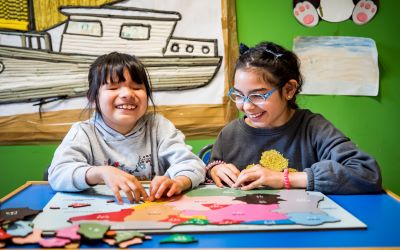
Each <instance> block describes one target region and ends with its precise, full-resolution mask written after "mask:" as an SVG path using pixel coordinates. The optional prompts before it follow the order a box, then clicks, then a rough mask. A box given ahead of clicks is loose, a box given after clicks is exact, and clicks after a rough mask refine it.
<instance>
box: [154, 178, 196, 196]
mask: <svg viewBox="0 0 400 250" xmlns="http://www.w3.org/2000/svg"><path fill="white" fill-rule="evenodd" d="M189 186H191V181H190V179H189V178H188V177H185V176H178V177H176V178H175V179H171V178H169V177H167V176H156V177H154V179H153V180H152V181H151V183H150V196H149V199H148V200H149V201H154V200H156V199H160V198H161V197H162V196H167V197H171V196H173V195H177V194H180V193H182V191H183V190H185V189H186V188H187V187H189Z"/></svg>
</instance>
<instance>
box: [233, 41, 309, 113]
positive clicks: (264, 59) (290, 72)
mask: <svg viewBox="0 0 400 250" xmlns="http://www.w3.org/2000/svg"><path fill="white" fill-rule="evenodd" d="M239 69H250V70H256V71H259V72H260V73H261V74H262V77H263V80H264V81H265V82H267V83H271V84H272V85H273V86H278V87H279V92H280V93H282V91H281V88H282V87H283V86H284V85H285V84H286V83H287V82H288V81H289V80H291V79H293V80H296V81H297V84H298V85H297V91H296V93H295V94H294V96H293V98H292V99H290V100H288V105H289V107H290V108H294V109H297V108H298V105H297V104H296V95H297V94H298V93H299V92H300V91H301V86H302V85H303V77H302V75H301V73H300V60H299V59H298V57H297V56H296V54H294V53H293V52H291V51H289V50H286V49H285V48H283V47H282V46H279V45H277V44H275V43H272V42H261V43H259V44H257V45H256V46H255V47H253V48H249V47H247V46H246V45H244V44H241V45H240V56H239V59H238V60H237V62H236V66H235V72H236V71H237V70H239Z"/></svg>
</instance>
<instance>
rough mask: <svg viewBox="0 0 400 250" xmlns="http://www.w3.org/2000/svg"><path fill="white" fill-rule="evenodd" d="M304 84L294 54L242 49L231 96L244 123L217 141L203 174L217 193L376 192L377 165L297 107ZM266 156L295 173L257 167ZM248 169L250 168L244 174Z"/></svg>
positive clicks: (262, 47)
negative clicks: (278, 157)
mask: <svg viewBox="0 0 400 250" xmlns="http://www.w3.org/2000/svg"><path fill="white" fill-rule="evenodd" d="M302 84H303V80H302V77H301V73H300V67H299V60H298V58H297V56H296V55H295V54H294V53H292V52H290V51H288V50H286V49H284V48H283V47H281V46H279V45H277V44H274V43H271V42H262V43H260V44H258V45H257V46H255V47H253V48H248V47H247V46H245V45H241V46H240V57H239V59H238V60H237V63H236V68H235V75H234V86H233V88H232V89H231V90H230V91H229V93H228V96H229V98H230V99H231V100H232V101H233V102H235V104H236V107H237V108H238V110H239V111H241V112H243V113H244V117H243V118H238V119H236V120H234V121H232V122H231V123H229V124H228V125H227V126H226V127H225V128H223V129H222V131H221V132H220V134H219V135H218V138H217V140H216V142H215V144H214V146H213V150H212V155H211V158H210V162H211V163H209V164H208V166H207V176H208V177H209V178H211V179H212V180H213V181H214V182H215V184H216V185H217V186H219V187H223V184H226V185H228V186H230V187H234V188H241V189H243V190H250V189H254V188H259V187H265V186H266V187H269V188H275V189H282V188H287V189H289V188H304V189H307V190H310V191H313V190H315V191H320V192H323V193H336V194H350V193H373V192H379V191H381V181H382V180H381V173H380V169H379V166H378V164H377V162H376V161H375V160H374V159H373V158H372V157H371V156H369V155H367V154H366V153H364V152H362V151H361V150H359V149H358V148H357V147H356V145H355V144H354V143H353V142H351V141H350V139H349V138H348V137H346V136H345V135H344V134H343V133H342V132H341V131H339V130H338V129H337V128H335V127H334V126H333V125H332V123H330V122H329V121H328V120H326V119H325V118H324V117H323V116H322V115H320V114H315V113H313V112H311V111H310V110H307V109H300V108H299V107H298V105H297V104H296V96H297V94H298V93H299V92H300V90H301V86H302ZM267 150H276V151H278V152H280V153H281V154H283V156H284V157H285V158H286V159H287V160H288V162H289V167H290V168H293V169H296V170H297V172H289V171H288V168H286V169H285V170H284V171H283V172H278V171H273V170H271V169H268V168H266V167H263V166H261V165H260V164H257V163H258V162H259V161H260V157H261V154H262V153H263V152H265V151H267ZM250 164H255V166H253V167H251V168H247V169H245V168H246V166H248V165H250Z"/></svg>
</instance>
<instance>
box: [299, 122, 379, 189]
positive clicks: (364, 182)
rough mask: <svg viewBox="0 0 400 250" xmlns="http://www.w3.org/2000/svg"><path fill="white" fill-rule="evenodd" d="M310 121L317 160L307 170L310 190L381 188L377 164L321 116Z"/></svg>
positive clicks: (310, 131) (310, 133)
mask: <svg viewBox="0 0 400 250" xmlns="http://www.w3.org/2000/svg"><path fill="white" fill-rule="evenodd" d="M313 119H314V120H313V121H311V125H310V130H309V135H310V137H311V138H312V143H313V147H314V148H315V149H316V154H317V157H318V161H317V162H315V163H314V164H312V165H311V166H310V168H306V169H304V171H305V172H306V173H307V177H308V184H307V190H315V191H320V192H323V193H327V194H328V193H335V194H356V193H376V192H380V191H381V190H382V187H381V185H382V177H381V173H380V168H379V166H378V163H377V162H376V161H375V159H373V158H372V157H371V156H369V155H368V154H366V153H364V152H362V151H361V150H360V149H358V148H357V146H356V145H355V144H354V143H353V142H351V141H350V139H349V138H347V137H346V136H344V135H343V134H342V133H341V132H340V131H339V130H338V129H336V128H335V127H334V126H333V125H332V124H331V123H330V122H329V121H327V120H326V119H324V118H323V117H322V116H320V115H318V116H315V117H314V118H313Z"/></svg>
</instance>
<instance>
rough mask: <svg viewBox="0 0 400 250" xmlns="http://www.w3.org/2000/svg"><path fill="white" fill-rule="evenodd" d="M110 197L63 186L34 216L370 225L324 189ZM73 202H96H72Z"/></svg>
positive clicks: (205, 228)
mask: <svg viewBox="0 0 400 250" xmlns="http://www.w3.org/2000/svg"><path fill="white" fill-rule="evenodd" d="M110 199H113V196H112V194H111V192H110V191H109V189H108V188H107V187H106V186H104V185H98V186H96V187H94V188H92V189H90V190H88V191H85V192H82V193H61V192H59V193H57V194H56V195H55V196H54V197H53V198H52V199H51V200H50V201H49V202H48V204H47V205H46V206H45V208H44V209H43V212H42V213H40V214H39V215H38V216H37V217H36V218H35V219H34V221H33V223H34V227H35V228H38V229H42V230H44V231H52V230H56V229H60V228H64V227H67V226H70V225H71V223H73V224H79V223H82V222H96V223H102V224H107V225H110V226H111V229H114V230H123V229H132V230H139V231H141V232H144V233H146V232H147V233H157V232H159V233H165V232H168V233H172V232H226V231H268V230H316V229H318V230H319V229H339V228H347V229H350V228H366V227H367V226H366V225H365V224H364V223H363V222H361V221H360V220H358V219H357V218H355V217H354V216H353V215H351V214H350V213H349V212H347V211H346V210H344V209H343V208H342V207H340V206H339V205H338V204H336V203H335V202H333V201H332V200H331V199H329V198H328V197H327V196H325V195H323V194H322V193H320V192H308V191H305V190H300V189H298V190H296V189H292V190H265V189H263V190H251V191H241V190H239V189H231V188H217V187H215V186H213V185H205V186H200V187H199V188H197V189H194V190H191V191H189V192H186V193H185V194H183V195H180V196H176V197H172V198H170V199H164V200H159V201H156V202H144V203H141V204H129V203H125V204H123V205H119V204H117V203H115V202H112V203H110V202H109V201H110ZM107 201H108V202H107ZM72 203H87V204H90V206H86V207H80V208H72V207H69V205H71V204H72ZM51 207H58V208H59V209H51Z"/></svg>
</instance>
